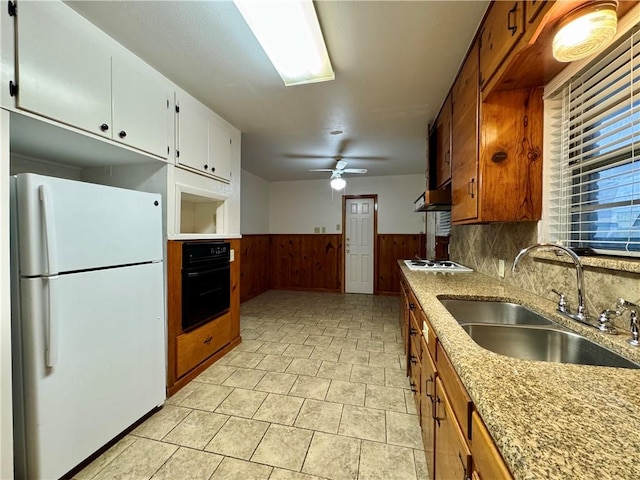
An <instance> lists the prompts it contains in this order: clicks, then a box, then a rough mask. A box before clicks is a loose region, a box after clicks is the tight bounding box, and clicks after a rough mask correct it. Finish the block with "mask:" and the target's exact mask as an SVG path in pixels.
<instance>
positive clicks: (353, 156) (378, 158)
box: [344, 155, 389, 160]
mask: <svg viewBox="0 0 640 480" xmlns="http://www.w3.org/2000/svg"><path fill="white" fill-rule="evenodd" d="M344 158H346V159H347V160H389V157H374V156H370V157H359V156H357V155H345V156H344Z"/></svg>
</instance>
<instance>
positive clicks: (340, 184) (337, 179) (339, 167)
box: [309, 155, 367, 190]
mask: <svg viewBox="0 0 640 480" xmlns="http://www.w3.org/2000/svg"><path fill="white" fill-rule="evenodd" d="M333 158H334V159H335V160H336V168H310V169H309V171H310V172H331V188H333V189H334V190H342V189H343V188H344V187H345V185H346V184H347V182H346V181H345V180H344V179H343V178H342V175H343V174H345V173H367V169H366V168H346V167H347V162H346V161H345V160H342V157H341V156H340V155H336V156H335V157H333Z"/></svg>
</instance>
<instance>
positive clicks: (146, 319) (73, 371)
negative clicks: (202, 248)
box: [16, 263, 166, 479]
mask: <svg viewBox="0 0 640 480" xmlns="http://www.w3.org/2000/svg"><path fill="white" fill-rule="evenodd" d="M162 275H163V273H162V263H151V264H145V265H137V266H130V267H123V268H114V269H106V270H98V271H91V272H84V273H77V274H73V275H61V276H59V277H58V278H55V279H53V280H52V281H51V280H48V279H43V278H30V279H25V278H23V279H21V292H20V293H21V299H22V300H21V302H22V317H21V320H20V322H19V326H20V328H21V329H22V332H21V333H22V335H21V337H22V339H23V345H22V347H23V354H22V355H23V356H22V358H21V359H20V360H21V361H22V366H23V376H24V378H23V384H24V399H25V403H24V404H23V405H22V407H24V408H23V409H22V411H21V412H19V414H22V415H23V416H24V423H25V438H23V439H18V440H19V441H18V442H17V445H16V446H17V448H16V451H17V452H18V462H17V465H20V464H21V463H22V462H21V455H26V464H27V469H28V471H27V472H26V475H25V476H24V478H29V479H51V478H59V477H60V476H62V475H63V474H65V473H66V472H68V471H69V470H71V469H72V468H74V467H75V466H76V465H78V464H79V463H80V462H81V461H83V460H84V459H86V458H87V457H88V456H89V455H91V454H92V453H94V452H95V451H96V450H98V449H99V448H100V447H102V446H103V445H104V444H106V443H107V442H108V441H109V440H111V439H113V438H114V437H115V436H116V435H118V434H119V433H121V432H122V431H123V430H125V429H126V428H127V427H129V426H130V425H132V424H133V423H135V422H136V421H137V420H138V419H140V418H141V417H142V416H144V415H145V414H146V413H147V412H149V411H150V410H152V409H153V408H154V407H156V406H158V405H161V404H162V403H163V402H164V399H165V386H166V384H165V372H166V369H165V365H166V363H165V348H164V345H165V333H164V332H165V317H164V299H163V296H164V295H163V277H162ZM48 282H51V283H52V285H51V286H53V289H52V290H49V285H48ZM50 291H52V292H54V295H55V297H56V301H54V302H52V304H53V305H56V309H57V311H55V312H51V315H50V317H51V318H55V321H56V322H57V331H58V334H57V336H56V342H57V345H56V348H57V352H58V354H57V362H56V363H55V366H54V367H52V368H48V367H46V348H45V345H46V343H47V325H46V319H47V318H48V317H49V316H48V315H47V314H46V312H44V307H43V306H46V305H48V304H49V299H48V298H47V297H48V295H49V292H50ZM27 299H28V301H27ZM20 452H22V453H20Z"/></svg>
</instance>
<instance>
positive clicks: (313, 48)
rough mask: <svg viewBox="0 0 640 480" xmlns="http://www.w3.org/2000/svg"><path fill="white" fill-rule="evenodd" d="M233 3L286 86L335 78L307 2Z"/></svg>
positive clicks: (252, 0)
mask: <svg viewBox="0 0 640 480" xmlns="http://www.w3.org/2000/svg"><path fill="white" fill-rule="evenodd" d="M234 3H235V4H236V7H238V10H240V13H241V14H242V16H243V17H244V19H245V21H246V22H247V24H248V25H249V28H251V31H252V32H253V34H254V35H255V37H256V38H257V39H258V42H259V43H260V46H262V49H263V50H264V51H265V53H266V54H267V56H268V57H269V60H271V63H272V64H273V66H274V67H275V69H276V70H277V71H278V73H279V74H280V77H282V80H283V81H284V84H285V85H286V86H289V85H299V84H303V83H314V82H325V81H328V80H334V79H335V74H334V72H333V68H332V66H331V60H330V59H329V54H328V53H327V47H326V45H325V43H324V38H323V37H322V31H321V30H320V23H319V22H318V16H317V15H316V11H315V8H314V6H313V2H312V1H311V0H296V1H273V0H265V1H256V0H234Z"/></svg>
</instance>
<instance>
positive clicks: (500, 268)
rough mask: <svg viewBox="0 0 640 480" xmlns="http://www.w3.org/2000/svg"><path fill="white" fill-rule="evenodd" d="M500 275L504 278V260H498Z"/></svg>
mask: <svg viewBox="0 0 640 480" xmlns="http://www.w3.org/2000/svg"><path fill="white" fill-rule="evenodd" d="M498 276H499V277H500V278H504V260H502V259H500V260H498Z"/></svg>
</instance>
